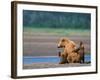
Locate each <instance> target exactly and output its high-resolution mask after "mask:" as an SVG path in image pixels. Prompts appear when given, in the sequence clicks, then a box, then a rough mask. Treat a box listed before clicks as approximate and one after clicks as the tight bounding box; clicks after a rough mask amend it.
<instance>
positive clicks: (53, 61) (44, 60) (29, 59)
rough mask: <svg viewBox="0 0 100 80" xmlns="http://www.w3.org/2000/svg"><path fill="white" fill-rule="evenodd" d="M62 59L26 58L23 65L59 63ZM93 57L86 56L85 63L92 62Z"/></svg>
mask: <svg viewBox="0 0 100 80" xmlns="http://www.w3.org/2000/svg"><path fill="white" fill-rule="evenodd" d="M59 61H60V58H59V57H57V56H46V57H45V56H43V57H32V56H24V57H23V63H24V64H31V63H41V62H44V63H45V62H49V63H59ZM90 61H91V56H90V55H85V62H90Z"/></svg>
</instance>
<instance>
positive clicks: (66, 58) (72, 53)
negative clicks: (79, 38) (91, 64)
mask: <svg viewBox="0 0 100 80" xmlns="http://www.w3.org/2000/svg"><path fill="white" fill-rule="evenodd" d="M58 48H63V52H62V53H61V52H59V57H60V58H61V61H60V64H65V63H76V62H78V63H79V62H81V60H83V55H82V56H81V54H80V52H81V53H82V50H83V44H82V43H80V47H79V48H78V49H77V48H76V44H75V43H74V42H73V41H71V40H69V39H68V38H61V39H60V41H59V43H58Z"/></svg>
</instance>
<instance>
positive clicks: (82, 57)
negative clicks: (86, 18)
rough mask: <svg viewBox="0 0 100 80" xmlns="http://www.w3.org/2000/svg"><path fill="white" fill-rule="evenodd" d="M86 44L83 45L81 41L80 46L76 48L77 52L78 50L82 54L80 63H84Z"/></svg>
mask: <svg viewBox="0 0 100 80" xmlns="http://www.w3.org/2000/svg"><path fill="white" fill-rule="evenodd" d="M84 50H85V49H84V45H83V42H80V46H79V48H77V49H76V50H75V52H77V53H78V54H80V63H84V62H85V61H84V55H85V51H84Z"/></svg>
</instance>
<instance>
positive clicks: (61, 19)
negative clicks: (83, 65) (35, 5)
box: [23, 10, 91, 29]
mask: <svg viewBox="0 0 100 80" xmlns="http://www.w3.org/2000/svg"><path fill="white" fill-rule="evenodd" d="M90 24H91V15H90V14H88V13H70V12H48V11H31V10H23V25H24V27H37V28H39V27H42V28H46V27H48V28H71V29H90V26H91V25H90Z"/></svg>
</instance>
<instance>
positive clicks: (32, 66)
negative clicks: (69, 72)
mask: <svg viewBox="0 0 100 80" xmlns="http://www.w3.org/2000/svg"><path fill="white" fill-rule="evenodd" d="M90 65H91V64H90V63H84V64H80V63H69V64H59V63H32V64H24V66H23V69H43V68H57V67H59V68H60V67H82V66H90Z"/></svg>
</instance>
